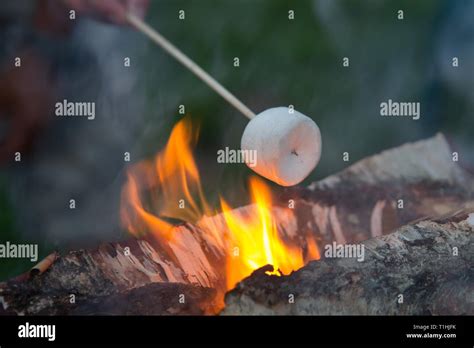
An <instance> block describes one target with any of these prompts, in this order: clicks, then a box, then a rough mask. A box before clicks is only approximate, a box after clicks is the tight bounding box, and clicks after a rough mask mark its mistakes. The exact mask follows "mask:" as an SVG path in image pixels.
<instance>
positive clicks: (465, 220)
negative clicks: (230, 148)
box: [0, 119, 474, 315]
mask: <svg viewBox="0 0 474 348" xmlns="http://www.w3.org/2000/svg"><path fill="white" fill-rule="evenodd" d="M196 141H197V132H196V129H195V128H193V127H192V125H191V124H190V123H189V121H188V120H187V119H183V120H181V121H180V122H178V123H177V125H176V126H175V127H174V129H173V131H172V133H171V136H170V138H169V140H168V142H167V144H166V146H165V147H164V149H163V151H161V152H159V153H158V154H157V155H156V157H155V158H154V159H151V160H145V161H142V162H138V163H136V164H133V165H132V166H131V167H130V168H129V169H128V174H127V178H126V180H125V183H124V186H123V194H122V204H121V217H122V222H123V225H124V227H125V228H126V229H127V230H128V231H129V233H130V234H131V238H127V239H125V240H123V241H120V242H109V243H103V244H100V245H99V246H97V247H96V248H92V249H85V250H84V249H81V250H72V251H70V252H66V253H60V254H52V255H50V256H49V257H48V258H46V260H44V261H42V263H40V264H39V265H38V266H37V267H35V268H34V269H33V271H32V272H27V273H25V274H23V275H20V276H18V277H16V278H14V279H11V280H9V281H7V282H5V283H1V284H0V298H1V299H2V301H3V305H2V306H0V312H1V311H2V310H3V311H6V312H7V313H9V314H30V315H31V314H33V315H34V314H48V315H55V314H68V315H84V314H97V313H100V314H119V315H123V314H127V315H156V314H160V315H178V314H180V315H183V314H185V315H186V314H196V315H197V314H199V315H202V314H221V315H226V314H231V315H238V314H244V315H249V314H278V315H281V314H283V315H308V314H312V315H315V314H316V315H324V314H326V315H335V314H337V315H340V314H350V315H353V314H401V315H419V314H423V313H425V314H426V313H427V311H428V312H429V313H432V314H433V315H443V314H444V315H445V314H466V313H470V309H469V308H470V307H469V303H468V298H469V297H468V296H467V294H468V293H470V292H472V291H470V289H471V287H472V281H471V280H470V278H469V277H466V274H470V273H469V272H471V270H470V268H472V267H471V265H472V261H471V258H472V257H471V255H473V252H472V245H474V244H473V243H472V231H473V230H474V222H473V221H474V201H473V197H474V193H473V191H472V187H474V186H473V182H474V178H473V176H472V174H470V173H468V172H466V171H465V170H463V169H462V168H461V167H459V166H458V165H457V164H456V163H454V162H453V161H452V159H451V153H452V151H451V150H450V148H449V146H448V144H447V142H446V140H445V138H444V137H443V136H442V135H437V136H435V137H433V138H431V139H427V140H422V141H418V142H416V143H412V144H405V145H403V146H400V147H398V148H394V149H390V150H387V151H384V152H382V153H380V154H377V155H374V156H371V157H368V158H366V159H363V160H361V161H360V162H358V163H355V164H353V165H351V166H349V167H348V168H346V169H345V170H343V171H342V172H340V173H336V174H334V175H331V176H329V177H327V178H326V179H324V180H321V181H318V182H314V183H312V184H311V185H309V186H308V187H302V186H298V187H293V188H291V189H288V188H286V189H284V190H283V191H279V192H278V194H276V192H275V191H273V192H272V190H271V189H270V188H269V187H268V186H267V184H266V181H264V180H263V179H259V178H257V177H252V178H251V179H250V180H249V186H248V190H249V196H250V201H251V202H250V204H248V205H245V206H240V207H233V206H231V203H230V202H228V201H227V200H225V197H221V199H220V204H216V205H217V207H212V206H211V205H210V204H209V203H208V202H207V201H206V197H205V195H204V190H203V189H202V187H201V180H200V175H199V170H198V167H197V165H196V163H195V160H194V158H193V154H192V149H193V146H194V145H195V144H196ZM433 154H436V156H433ZM406 163H410V166H406V165H405V164H406ZM387 168H400V169H399V170H398V171H395V170H388V169H387ZM400 199H402V202H403V208H402V206H401V203H400ZM354 251H355V252H354ZM357 251H361V253H359V252H357ZM364 251H365V252H364ZM311 260H314V261H311ZM427 283H429V284H430V289H432V290H431V295H430V296H426V291H425V285H424V284H427ZM71 298H73V299H74V301H72V300H71ZM447 298H449V301H446V299H447ZM1 307H3V309H2V308H1Z"/></svg>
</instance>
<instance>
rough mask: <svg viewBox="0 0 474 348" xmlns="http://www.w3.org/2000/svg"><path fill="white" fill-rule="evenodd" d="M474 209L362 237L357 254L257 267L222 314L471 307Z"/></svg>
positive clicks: (444, 311)
mask: <svg viewBox="0 0 474 348" xmlns="http://www.w3.org/2000/svg"><path fill="white" fill-rule="evenodd" d="M473 211H474V209H471V210H469V211H463V212H459V213H457V214H454V215H452V216H449V217H445V218H442V219H432V220H424V221H422V222H419V223H415V224H410V225H406V226H403V227H402V228H400V229H399V230H398V231H396V232H394V233H392V234H389V235H386V236H382V237H377V238H373V239H370V240H368V241H365V242H363V243H362V245H363V246H364V247H365V250H366V253H365V254H366V256H365V260H364V261H363V262H359V261H360V260H358V259H356V258H343V259H329V258H328V259H324V260H320V261H314V262H311V263H309V264H308V265H307V266H305V267H303V268H301V269H300V270H298V271H296V272H294V273H292V274H291V275H289V276H283V277H275V276H269V275H267V274H265V268H264V269H261V270H258V271H255V272H254V273H253V274H252V275H251V276H250V277H248V278H247V279H245V280H244V281H243V282H241V283H239V284H238V285H237V287H236V288H235V289H234V290H232V291H231V292H230V293H228V294H227V295H226V300H225V303H226V304H225V309H224V310H223V312H222V313H221V314H224V315H226V314H232V315H234V314H247V315H248V314H251V315H252V314H257V315H266V314H276V315H377V314H378V315H380V314H382V315H466V314H468V315H472V314H473V313H474V296H473V294H474V271H473V268H472V265H473V261H474V213H473ZM469 212H470V214H468V213H469Z"/></svg>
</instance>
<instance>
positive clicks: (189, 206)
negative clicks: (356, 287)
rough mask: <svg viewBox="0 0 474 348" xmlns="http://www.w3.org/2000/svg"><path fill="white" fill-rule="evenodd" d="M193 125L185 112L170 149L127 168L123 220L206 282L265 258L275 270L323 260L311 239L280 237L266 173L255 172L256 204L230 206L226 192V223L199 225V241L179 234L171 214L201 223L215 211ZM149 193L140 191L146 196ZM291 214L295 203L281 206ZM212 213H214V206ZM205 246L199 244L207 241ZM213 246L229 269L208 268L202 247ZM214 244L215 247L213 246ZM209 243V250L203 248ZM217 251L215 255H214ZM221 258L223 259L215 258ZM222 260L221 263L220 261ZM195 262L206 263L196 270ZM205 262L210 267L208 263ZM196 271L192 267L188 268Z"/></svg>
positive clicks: (228, 279) (238, 273)
mask: <svg viewBox="0 0 474 348" xmlns="http://www.w3.org/2000/svg"><path fill="white" fill-rule="evenodd" d="M196 134H197V133H196V132H193V129H192V127H191V125H190V123H189V122H188V120H186V119H183V120H182V121H180V122H179V123H178V124H177V125H176V126H175V127H174V129H173V131H172V132H171V136H170V138H169V140H168V143H167V145H166V147H165V149H164V150H163V151H162V152H160V153H159V154H158V155H157V156H156V158H155V160H154V161H153V162H148V161H143V162H140V163H138V164H136V165H134V166H133V167H132V168H131V169H130V170H129V172H128V175H127V182H126V184H125V186H124V189H123V195H122V206H121V217H122V221H123V224H124V225H125V227H126V228H127V229H128V230H129V232H130V233H132V234H133V235H134V236H137V237H140V236H153V237H154V239H155V240H156V241H157V242H158V243H160V245H164V246H165V247H164V248H163V249H164V250H166V252H167V253H170V254H172V255H166V256H169V259H172V260H177V262H178V263H180V266H181V267H182V268H183V269H184V270H185V271H186V273H187V275H188V279H190V280H189V281H191V282H192V281H193V279H198V280H197V282H200V283H201V285H202V282H204V283H205V284H204V285H206V286H209V285H210V284H209V283H206V280H205V279H206V276H208V275H209V274H211V273H214V275H215V276H216V277H218V278H220V282H222V283H225V285H223V287H225V289H226V290H229V289H232V288H233V287H234V286H235V285H236V283H238V282H239V281H240V280H242V279H243V278H245V277H247V276H248V275H250V274H251V273H252V271H254V270H256V269H258V268H260V267H263V266H265V265H268V264H270V265H273V267H274V271H273V272H267V273H268V274H272V275H281V273H282V274H288V273H290V272H291V271H293V270H297V269H299V268H301V267H302V266H304V264H305V263H306V262H308V261H309V260H313V259H319V250H318V247H317V245H316V242H315V240H314V239H313V238H306V240H305V241H304V243H299V244H303V245H304V246H305V251H303V248H302V246H301V245H297V244H295V242H294V241H291V240H286V239H283V238H281V236H280V233H279V231H278V228H277V224H276V222H275V219H274V218H273V214H272V211H273V207H272V199H271V193H270V190H269V188H268V186H266V185H265V184H264V182H263V181H262V180H261V179H257V178H256V177H252V178H251V179H250V185H249V188H250V194H251V199H252V203H254V204H253V205H251V206H250V207H251V208H252V209H250V213H248V214H242V212H241V211H240V212H239V210H232V208H231V207H230V206H229V204H228V203H226V202H225V201H224V200H223V199H221V207H222V215H221V217H222V219H223V224H204V223H203V224H200V225H199V226H200V227H202V228H203V230H202V236H200V237H199V238H197V239H199V241H197V239H196V238H195V239H192V240H191V239H190V238H193V237H192V236H191V235H190V234H189V233H187V234H183V233H180V232H179V231H180V230H179V229H176V228H173V227H174V226H173V224H172V223H170V222H168V221H165V220H164V219H166V218H172V219H178V220H182V221H187V222H196V221H198V220H200V219H201V221H202V217H203V216H204V215H211V213H213V212H212V211H211V210H210V208H209V205H208V204H207V202H206V200H205V197H204V195H203V192H202V188H201V184H200V177H199V172H198V169H197V166H196V163H195V161H194V159H193V156H192V152H191V147H192V145H193V144H194V143H195V141H196V139H197V137H196ZM145 193H146V198H147V199H144V198H143V197H142V196H145ZM282 211H284V212H285V214H286V213H287V214H293V211H292V210H291V209H287V210H282ZM214 213H215V212H214ZM203 241H204V243H205V244H206V245H207V247H204V248H203V247H202V243H203ZM211 249H212V250H213V252H214V254H217V255H218V256H219V255H220V256H219V257H220V258H221V259H222V261H224V260H225V263H226V265H225V274H220V273H219V271H216V270H211V269H209V267H212V266H209V265H210V264H211V263H210V262H208V260H207V257H208V256H206V255H205V254H206V253H208V252H209V250H211ZM216 249H217V251H216ZM204 250H206V251H204ZM212 257H215V255H214V256H212ZM217 263H219V262H217ZM221 263H222V262H221ZM197 264H201V265H204V267H207V269H204V270H202V272H201V271H199V270H198V269H197V268H198V267H197V266H196V265H197ZM206 265H207V266H206ZM190 273H193V274H190Z"/></svg>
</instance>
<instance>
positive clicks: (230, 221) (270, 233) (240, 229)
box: [221, 177, 319, 289]
mask: <svg viewBox="0 0 474 348" xmlns="http://www.w3.org/2000/svg"><path fill="white" fill-rule="evenodd" d="M250 193H251V197H252V202H254V203H255V206H256V214H255V215H254V216H250V217H245V218H243V217H242V216H241V214H239V213H238V212H237V211H234V210H232V209H231V208H230V207H229V205H228V204H227V203H226V202H225V201H224V200H222V199H221V206H222V211H223V214H224V218H225V220H226V223H227V227H228V230H229V232H228V233H229V239H230V242H231V245H232V246H233V247H232V248H231V252H230V254H229V255H228V257H227V271H226V276H227V288H228V289H231V288H233V287H234V286H235V284H236V283H237V282H239V281H240V280H242V279H243V278H245V277H247V276H248V275H249V274H251V273H252V271H254V270H256V269H258V268H260V267H263V266H265V265H272V266H273V268H274V270H273V272H267V274H273V275H281V273H283V274H288V273H290V272H292V271H294V270H297V269H299V268H301V267H302V266H304V264H305V262H304V261H305V260H304V257H303V250H302V249H301V248H300V247H298V246H294V245H291V244H290V243H288V242H287V243H285V242H284V241H283V240H282V239H281V238H280V236H279V233H278V229H277V225H276V222H275V219H274V218H273V215H272V200H271V194H270V190H269V188H268V187H267V186H266V185H265V184H264V182H263V181H262V180H260V179H258V178H256V177H251V178H250ZM313 246H314V245H313ZM316 250H317V247H316ZM308 253H309V254H311V255H310V256H309V258H311V259H314V258H319V255H317V254H316V253H315V250H314V249H312V250H308Z"/></svg>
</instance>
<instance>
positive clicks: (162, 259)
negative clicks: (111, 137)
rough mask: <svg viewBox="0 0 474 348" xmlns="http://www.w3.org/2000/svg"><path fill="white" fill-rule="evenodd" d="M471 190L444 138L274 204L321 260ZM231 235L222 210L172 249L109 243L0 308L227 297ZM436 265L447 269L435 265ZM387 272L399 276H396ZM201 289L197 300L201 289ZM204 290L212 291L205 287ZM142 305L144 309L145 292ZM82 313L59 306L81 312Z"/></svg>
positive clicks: (190, 228)
mask: <svg viewBox="0 0 474 348" xmlns="http://www.w3.org/2000/svg"><path fill="white" fill-rule="evenodd" d="M473 191H474V179H473V177H472V175H470V174H469V173H467V172H465V171H464V170H462V169H461V168H460V167H459V166H457V164H456V163H455V162H453V161H452V157H451V151H450V149H449V146H448V145H447V142H446V140H445V139H444V137H443V136H442V135H437V136H436V137H433V138H431V139H428V140H423V141H419V142H416V143H413V144H406V145H403V146H400V147H398V148H395V149H391V150H387V151H384V152H382V153H381V154H378V155H375V156H372V157H369V158H366V159H364V160H362V161H360V162H358V163H356V164H354V165H352V166H350V167H348V168H347V169H346V170H344V171H342V172H340V173H338V174H335V175H332V176H330V177H328V178H326V179H324V180H322V181H319V182H317V183H314V184H312V185H310V186H309V187H308V188H288V189H285V191H283V192H282V193H281V194H280V195H279V197H278V200H277V202H275V206H274V207H273V216H274V218H275V220H276V221H277V223H278V230H279V233H280V235H281V237H282V239H284V240H291V241H293V242H294V243H296V244H298V243H299V245H301V247H302V248H303V249H304V248H306V247H307V245H306V240H307V237H308V236H311V237H313V238H314V239H315V240H316V241H317V244H318V246H319V249H320V254H321V255H323V254H324V246H325V245H327V244H331V243H333V242H337V243H339V244H343V243H356V242H361V241H364V240H367V239H370V238H372V237H376V238H381V237H380V236H381V235H386V234H388V233H391V232H393V231H395V230H396V229H397V228H399V227H400V226H402V225H406V224H408V223H410V222H411V221H414V220H417V219H423V218H424V219H425V220H428V221H429V218H430V217H432V218H433V217H434V218H436V217H439V216H440V215H443V214H446V213H448V212H450V211H453V210H457V209H462V208H466V207H468V206H469V204H472V201H473V197H474V192H473ZM288 207H290V208H293V210H292V212H293V214H288ZM236 211H237V213H238V214H242V215H248V214H255V206H253V205H248V206H245V207H241V208H238V209H237V210H236ZM210 226H212V227H213V229H211V228H210ZM225 229H226V224H225V221H224V218H223V216H222V214H217V215H215V216H210V217H209V216H205V217H203V218H202V219H201V220H200V221H198V222H197V223H196V224H189V223H185V224H182V225H179V226H176V227H175V228H174V230H173V231H172V234H174V235H180V236H181V237H182V238H176V241H174V242H173V241H171V242H170V243H169V244H163V243H158V242H156V241H152V240H148V241H147V240H145V239H141V240H138V239H129V240H126V241H123V242H120V243H107V244H102V245H99V246H98V247H97V248H96V249H89V250H77V251H70V252H68V253H65V254H64V255H62V256H60V257H59V258H58V259H57V260H56V261H55V262H54V263H53V264H52V265H51V266H50V267H49V268H48V270H46V271H45V272H44V273H42V274H40V275H38V276H36V277H34V278H33V279H31V280H27V279H26V278H28V277H18V278H16V279H11V280H9V281H7V282H4V283H1V284H0V304H2V305H3V308H4V309H5V310H8V311H10V312H12V313H28V314H36V313H40V312H41V313H48V311H49V312H54V308H55V307H56V306H61V303H62V302H63V301H64V300H65V299H67V298H68V297H71V296H72V295H74V296H75V297H76V298H79V299H80V300H81V301H82V302H81V306H84V307H82V308H94V307H93V306H90V307H87V306H86V303H87V301H90V302H91V303H93V302H94V301H96V299H99V298H105V297H104V296H117V297H116V298H120V296H127V295H126V294H130V296H133V294H136V292H134V291H135V289H138V288H142V289H149V288H148V287H147V286H148V285H150V284H156V286H155V285H154V287H153V289H154V291H158V290H157V289H158V288H159V287H160V286H164V287H167V289H170V288H169V283H179V284H185V285H188V286H190V287H189V288H187V289H195V288H199V289H214V290H215V293H216V294H217V296H222V294H223V293H224V291H225V290H226V286H225V253H226V252H228V250H226V249H225V245H224V242H223V240H222V239H219V238H218V237H216V235H215V233H213V232H211V231H212V230H214V231H222V233H220V234H219V235H223V234H224V232H225ZM425 247H426V248H429V246H428V245H425ZM446 247H447V246H446ZM397 250H398V249H394V250H393V253H396V252H397ZM426 252H428V251H426ZM420 253H421V251H420ZM421 254H422V253H421ZM393 257H394V258H397V257H399V256H397V255H395V254H394V255H393ZM438 266H439V267H442V265H436V264H433V267H438ZM308 267H309V266H308ZM312 267H313V266H312ZM386 271H387V272H388V271H390V272H391V274H392V275H393V276H394V277H395V276H397V274H398V272H399V271H398V270H397V269H390V270H386ZM400 276H403V274H401V275H400ZM269 279H273V278H269ZM279 279H280V278H279ZM281 279H283V278H281ZM272 281H273V280H272ZM374 281H376V280H374ZM160 284H161V285H160ZM461 285H462V284H461ZM141 291H144V294H147V292H146V291H145V290H141ZM196 291H197V292H195V294H197V293H200V292H201V290H196ZM420 291H421V290H420ZM22 293H23V294H30V295H28V296H30V297H31V296H32V297H31V301H26V299H25V298H24V297H23V298H22V295H21V294H22ZM151 293H152V292H151V291H150V296H151ZM32 294H37V295H38V296H33V295H32ZM203 294H207V292H206V290H204V292H203ZM25 296H26V295H25ZM206 296H207V295H205V296H204V295H203V296H197V295H196V296H195V298H196V299H197V300H196V303H199V305H197V306H198V307H199V308H201V307H200V306H201V305H202V304H203V303H204V302H202V301H200V300H198V299H202V298H206ZM186 297H188V296H186ZM141 301H143V303H146V301H148V299H147V296H146V295H144V296H143V297H142V298H141ZM221 301H222V299H221V300H219V299H217V300H216V301H215V302H214V303H215V304H216V307H215V308H214V311H217V310H218V309H220V308H219V306H221V305H222V303H221ZM79 307H80V306H78V305H72V306H67V307H64V306H63V307H61V308H65V312H67V313H74V311H75V310H76V308H79ZM1 308H2V306H0V310H1ZM156 308H161V307H159V306H157V307H156ZM180 308H181V307H180ZM193 308H196V307H193ZM97 310H99V309H97ZM193 310H194V309H193ZM77 311H79V309H77ZM123 311H124V313H127V312H128V310H127V309H123ZM211 311H212V310H211V309H209V307H206V308H202V312H206V313H208V312H211ZM185 312H186V311H185V310H183V311H181V312H180V313H182V314H184V313H185ZM193 313H194V312H193ZM155 314H156V313H155Z"/></svg>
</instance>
